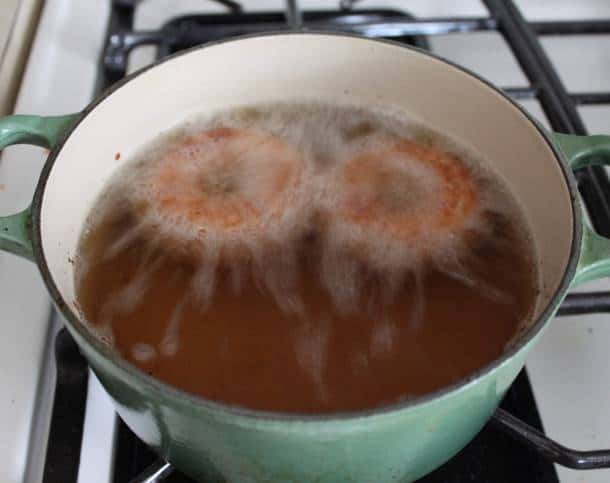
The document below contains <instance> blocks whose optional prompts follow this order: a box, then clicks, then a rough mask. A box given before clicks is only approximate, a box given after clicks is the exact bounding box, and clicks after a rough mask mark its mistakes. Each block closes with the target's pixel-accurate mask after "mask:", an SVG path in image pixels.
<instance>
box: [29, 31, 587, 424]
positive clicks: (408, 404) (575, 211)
mask: <svg viewBox="0 0 610 483" xmlns="http://www.w3.org/2000/svg"><path fill="white" fill-rule="evenodd" d="M287 35H289V36H295V35H318V36H328V37H346V38H348V39H349V38H353V39H358V40H364V41H367V42H374V43H383V44H390V45H393V46H397V47H400V48H403V49H407V50H410V51H412V52H415V53H418V54H420V55H424V56H426V57H428V58H431V59H433V60H436V61H437V62H439V63H442V64H445V65H449V66H450V67H452V68H454V69H457V70H459V71H461V72H462V73H465V74H467V75H468V76H470V77H472V78H473V79H474V80H476V81H478V82H479V83H480V84H481V88H489V89H492V90H493V91H495V93H496V94H498V95H500V96H501V97H502V98H503V99H504V100H506V101H507V102H508V103H509V104H511V105H512V106H513V107H514V108H516V109H517V110H518V111H519V112H520V114H521V115H522V116H523V120H524V122H529V124H530V125H531V127H533V128H534V129H535V130H536V131H537V133H538V134H539V135H540V136H541V138H542V139H543V140H544V141H545V143H546V144H547V145H548V147H549V148H550V150H551V151H552V152H553V154H554V157H555V160H556V162H557V164H558V166H559V168H560V171H561V173H562V175H563V181H564V182H565V185H566V186H565V187H566V188H567V191H568V193H569V196H570V206H571V208H572V213H571V214H566V215H571V217H572V225H573V226H572V234H573V236H572V240H571V245H570V251H569V260H568V263H567V264H566V267H565V270H564V272H563V274H562V276H561V279H560V282H559V284H558V287H557V289H556V290H555V292H554V294H553V295H552V296H551V297H549V301H548V303H547V305H546V307H544V309H543V310H541V312H540V315H539V316H538V318H537V319H536V320H535V321H534V322H533V323H532V324H530V326H529V327H528V328H527V329H526V330H524V331H523V332H522V333H521V334H520V335H519V337H518V339H517V340H516V341H515V342H514V343H513V344H512V345H511V346H510V347H509V348H508V349H507V350H505V351H504V353H503V354H502V355H501V356H500V357H498V358H497V359H495V360H493V361H491V362H490V363H489V364H487V365H486V366H483V367H482V368H480V369H479V370H477V371H475V372H473V373H471V374H469V375H468V376H466V377H465V378H463V379H461V380H460V381H458V382H456V383H453V384H451V385H448V386H445V387H443V388H441V389H438V390H436V391H434V392H432V393H429V394H425V395H423V396H420V397H416V398H410V399H404V400H402V401H399V402H396V403H393V404H389V405H383V406H379V407H376V408H373V409H367V410H362V411H352V412H340V413H332V414H321V415H314V414H302V413H278V412H271V411H260V410H253V409H248V408H245V407H242V406H236V405H230V404H225V403H219V402H215V401H212V400H208V399H205V398H203V397H199V396H196V395H193V394H190V393H188V392H186V391H183V390H181V389H178V388H176V387H174V386H171V385H169V384H166V383H164V382H162V381H160V380H158V379H155V378H154V377H152V376H150V375H148V374H147V373H146V372H144V371H142V370H140V369H139V368H138V367H136V366H135V365H133V364H131V363H130V362H128V361H127V360H125V359H123V358H122V357H121V356H120V355H119V354H118V353H117V352H116V351H113V350H112V349H111V348H110V347H109V346H107V345H106V344H104V343H102V342H101V341H100V340H99V339H98V338H97V337H95V336H93V335H92V333H91V332H90V331H89V330H88V329H87V328H86V327H85V325H84V324H83V323H82V322H81V321H80V318H79V316H78V314H77V313H76V312H75V311H74V310H73V308H72V306H71V304H69V303H68V302H67V301H66V300H65V299H64V298H63V296H62V295H61V293H60V291H59V289H58V287H57V286H56V284H55V282H54V280H53V277H52V275H51V273H50V271H49V268H48V265H47V261H46V257H45V252H44V248H43V247H42V238H41V208H42V203H43V199H44V195H45V187H46V184H47V180H48V178H49V175H50V173H51V171H52V169H53V165H54V163H55V160H56V158H57V157H58V155H59V153H60V151H61V149H62V147H63V145H64V143H65V142H66V140H67V139H68V138H69V137H70V136H71V135H72V133H73V132H74V130H75V129H76V127H77V126H78V125H79V124H80V123H82V122H83V121H84V120H85V119H86V118H87V116H88V115H89V114H90V113H91V112H92V111H94V110H95V108H96V106H98V105H99V104H100V103H102V102H103V101H104V100H105V99H106V98H108V97H109V96H111V95H112V94H113V93H114V92H115V91H117V90H119V89H121V87H123V86H124V85H125V84H127V83H129V82H130V81H131V80H133V79H135V78H137V77H138V76H139V75H141V74H143V73H145V72H147V71H149V70H150V69H154V68H155V67H156V66H158V65H161V64H165V63H168V62H172V60H174V59H176V58H179V57H182V56H185V55H188V54H189V53H192V52H195V51H198V50H201V49H208V48H210V47H214V46H215V45H220V44H226V43H231V42H239V41H241V40H246V39H252V38H258V37H274V36H277V37H282V36H287ZM562 160H563V154H562V153H561V152H560V150H559V149H558V148H557V146H556V145H555V144H554V143H553V141H552V140H551V138H550V137H549V135H548V134H547V133H546V132H545V130H544V129H543V128H542V127H541V126H540V125H539V124H538V123H537V122H536V120H535V119H533V118H532V117H531V116H530V115H529V114H528V113H527V112H526V111H525V110H524V109H523V108H522V107H521V106H519V105H518V104H517V103H516V102H514V101H513V100H512V99H511V98H510V97H508V96H507V95H506V94H504V93H503V92H502V91H500V90H499V89H497V88H496V87H495V86H494V85H493V84H491V83H490V82H488V81H487V80H485V79H483V78H481V77H480V76H478V75H477V74H475V73H474V72H471V71H470V70H468V69H465V68H463V67H461V66H459V65H456V64H454V63H453V62H451V61H448V60H447V59H444V58H442V57H439V56H437V55H434V54H432V53H430V52H427V51H424V50H422V49H419V48H416V47H411V46H408V45H404V44H401V43H398V42H394V41H390V40H381V39H370V38H366V37H362V36H360V35H356V34H346V33H332V32H324V31H319V32H318V31H295V32H289V33H287V32H269V33H265V34H255V35H246V36H240V37H234V38H231V39H228V40H221V41H217V42H211V43H208V44H205V45H202V46H197V47H193V48H191V49H188V50H185V51H181V52H178V53H176V54H174V55H172V56H169V57H167V58H164V59H162V60H160V61H158V62H156V63H153V64H151V65H149V66H147V67H145V68H143V69H141V70H139V71H137V72H134V73H133V74H131V75H129V76H127V77H125V78H123V79H122V80H120V81H119V82H117V83H116V84H114V85H113V86H112V87H110V88H109V89H108V90H107V91H105V92H103V93H102V94H101V95H100V96H98V97H97V98H96V99H95V100H94V101H92V102H91V103H90V104H89V105H88V106H87V107H86V108H85V109H84V110H83V111H82V112H81V113H80V115H79V117H78V119H77V120H76V121H75V122H74V124H73V125H72V126H71V128H70V129H69V130H68V132H67V133H66V134H65V135H64V137H63V139H62V140H61V141H60V142H59V143H58V144H57V146H56V147H55V148H54V149H53V150H52V151H51V153H50V155H49V157H48V159H47V162H46V163H45V165H44V167H43V169H42V172H41V175H40V178H39V181H38V184H37V187H36V191H35V193H34V198H33V202H32V243H33V249H34V258H35V261H36V264H37V265H38V268H39V270H40V273H41V275H42V278H43V280H44V282H45V284H46V286H47V289H48V291H49V293H50V294H51V296H52V298H53V300H54V302H55V304H56V306H57V307H58V308H59V310H60V311H61V313H62V314H63V316H64V317H65V319H66V321H67V322H68V323H69V324H70V326H71V328H72V329H73V330H75V331H76V332H77V333H78V334H79V335H80V336H81V337H83V339H84V340H85V341H86V342H87V343H88V344H89V345H90V347H91V348H93V350H94V351H95V352H97V353H98V354H99V355H101V356H102V357H103V358H104V359H106V360H108V361H110V362H111V363H112V364H114V365H115V366H117V367H118V369H120V370H123V371H126V372H128V373H130V374H131V375H132V376H133V377H135V378H137V379H138V380H139V382H141V383H142V384H144V385H145V386H146V387H147V388H148V389H149V390H151V391H153V392H156V393H159V394H162V395H164V396H166V397H168V398H172V399H175V400H181V401H182V402H186V403H188V404H190V405H192V406H194V407H202V408H206V409H208V410H210V411H215V412H221V413H226V414H227V415H229V416H230V415H234V416H239V417H244V418H248V419H258V420H279V421H290V422H295V421H303V422H312V423H313V422H323V421H343V420H351V419H361V418H363V417H374V416H381V415H384V414H387V413H391V412H397V411H403V410H407V409H413V408H415V407H420V406H423V405H425V404H427V403H429V402H432V401H434V400H436V399H439V398H443V397H445V396H449V395H450V394H451V393H455V392H458V391H459V390H461V389H463V388H465V387H466V386H468V385H470V384H473V383H476V381H477V380H479V379H481V378H483V377H484V376H486V375H488V374H490V373H491V372H493V371H494V370H496V369H497V368H499V367H500V366H502V365H503V364H504V363H506V362H508V361H509V360H510V359H511V358H512V357H513V356H515V355H516V354H517V353H519V352H520V351H521V350H522V349H524V348H525V346H526V345H527V344H528V343H529V342H530V340H531V339H533V338H534V337H535V336H536V335H537V334H538V333H539V332H540V331H541V330H542V329H543V327H544V326H545V325H546V324H547V323H548V322H549V321H550V319H551V318H552V316H553V314H554V312H555V310H556V309H557V307H558V306H559V304H560V303H561V301H562V300H563V298H564V296H565V294H566V292H567V291H568V289H569V288H570V284H571V282H572V279H573V278H574V275H575V273H576V268H577V264H578V259H579V255H580V248H581V242H582V212H581V207H580V202H579V198H578V191H577V188H576V183H575V180H574V178H573V175H572V173H571V171H570V170H569V168H568V166H567V163H565V162H563V161H562ZM66 263H68V262H66Z"/></svg>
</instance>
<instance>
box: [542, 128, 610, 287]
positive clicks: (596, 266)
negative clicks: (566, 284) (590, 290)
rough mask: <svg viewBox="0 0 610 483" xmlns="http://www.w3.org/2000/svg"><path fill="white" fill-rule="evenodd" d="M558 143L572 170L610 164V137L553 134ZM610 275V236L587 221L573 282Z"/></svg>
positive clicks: (577, 282)
mask: <svg viewBox="0 0 610 483" xmlns="http://www.w3.org/2000/svg"><path fill="white" fill-rule="evenodd" d="M552 136H553V139H554V140H555V144H557V145H558V146H559V148H560V149H561V151H562V152H563V154H564V155H565V158H566V160H567V161H568V165H569V166H570V168H571V169H572V170H576V169H579V168H584V167H586V166H598V165H610V136H603V135H596V136H576V135H573V134H559V133H553V135H552ZM608 275H610V239H609V238H606V237H604V236H601V235H598V234H597V233H596V232H595V231H594V230H593V228H591V227H590V226H589V225H588V224H586V223H584V226H583V240H582V247H581V251H580V259H579V261H578V267H577V269H576V276H575V277H574V282H573V283H574V284H580V283H583V282H587V281H589V280H594V279H598V278H602V277H606V276H608Z"/></svg>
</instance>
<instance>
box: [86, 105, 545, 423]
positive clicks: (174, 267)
mask: <svg viewBox="0 0 610 483" xmlns="http://www.w3.org/2000/svg"><path fill="white" fill-rule="evenodd" d="M219 125H220V126H230V127H234V128H235V127H239V128H242V127H243V126H247V127H249V128H250V127H252V126H255V127H257V128H259V129H264V130H265V131H266V132H271V133H273V134H274V135H277V136H279V137H280V138H281V139H284V140H287V141H289V142H290V143H291V144H292V145H295V146H298V148H299V152H302V153H304V155H303V163H305V164H306V169H305V170H304V172H305V173H307V176H302V177H303V178H307V179H308V180H309V181H311V183H312V184H311V187H310V188H307V190H305V191H307V192H308V193H310V195H309V196H310V197H309V198H307V200H306V201H303V200H298V199H293V198H288V199H287V200H284V201H282V203H294V204H295V206H296V204H300V205H299V206H301V208H300V211H299V213H300V215H299V216H296V217H294V219H293V218H290V219H289V223H288V222H286V226H290V230H288V229H286V230H284V229H282V230H279V229H277V226H279V225H281V224H282V223H283V222H284V221H285V220H284V219H283V218H282V219H280V221H278V218H277V216H276V217H274V219H273V221H274V223H275V225H274V230H272V235H270V236H269V237H266V238H265V237H263V238H262V239H260V240H258V241H256V242H250V241H247V242H244V243H237V242H235V238H236V236H233V237H232V238H231V241H230V242H226V243H224V245H223V242H222V240H220V241H219V238H218V236H217V235H215V236H214V238H211V237H210V236H209V234H207V233H206V235H205V236H204V235H202V238H197V237H195V238H193V237H188V236H186V235H185V237H184V238H185V240H188V243H187V242H185V243H181V242H180V240H179V237H178V236H177V235H176V233H177V231H176V230H165V229H164V228H163V227H162V226H159V223H160V222H163V220H160V221H159V219H158V218H157V219H156V221H154V222H153V221H150V222H143V220H145V219H147V217H149V218H150V216H149V215H150V213H151V211H150V209H149V208H147V207H146V206H144V205H143V204H142V202H141V201H142V200H140V199H139V200H137V202H135V203H134V200H133V196H132V195H131V192H130V190H129V189H128V188H127V186H126V184H125V183H130V182H132V181H133V180H134V179H142V177H143V175H144V174H146V169H147V166H149V165H152V164H154V161H152V160H153V158H155V156H156V155H157V154H155V155H153V154H152V153H159V152H162V150H161V151H159V147H158V146H157V147H155V148H154V150H149V151H147V152H145V153H143V154H142V156H140V157H139V158H138V159H136V160H133V162H129V163H127V165H126V166H125V167H124V168H123V169H122V170H121V172H120V173H119V175H118V176H116V177H115V179H113V180H112V181H111V183H110V184H109V185H108V187H107V188H106V191H105V193H104V194H103V195H102V197H101V198H100V200H99V202H98V203H97V205H96V206H95V207H94V210H93V213H95V215H94V216H92V217H91V218H90V220H89V224H88V226H87V229H86V230H85V232H84V233H83V236H82V238H81V243H80V246H79V256H78V259H77V274H76V282H77V291H78V294H77V295H78V301H79V304H80V307H81V309H82V311H83V313H84V314H85V316H86V318H87V320H88V321H89V322H90V323H91V324H92V325H93V326H94V327H95V328H96V329H98V330H99V331H100V333H101V334H103V335H104V336H105V337H106V338H107V339H108V340H109V341H110V342H111V343H112V344H113V345H114V346H115V347H116V349H117V350H118V351H120V353H121V354H122V355H123V356H124V357H126V358H127V359H128V360H130V361H131V362H133V363H134V364H136V365H138V366H139V367H140V368H142V369H143V370H145V371H147V372H148V373H150V374H152V375H154V376H155V377H157V378H159V379H161V380H164V381H166V382H169V383H170V384H173V385H175V386H177V387H180V388H182V389H185V390H187V391H189V392H192V393H194V394H199V395H201V396H204V397H206V398H210V399H213V400H217V401H223V402H227V403H231V404H237V405H241V406H245V407H249V408H254V409H261V410H268V411H285V412H306V413H323V412H337V411H351V410H360V409H366V408H371V407H374V406H377V405H381V404H386V403H392V402H395V401H397V400H400V399H402V398H406V397H413V396H417V395H422V394H425V393H428V392H430V391H433V390H435V389H438V388H440V387H443V386H445V385H447V384H450V383H452V382H455V381H457V380H459V379H461V378H463V377H464V376H466V375H468V374H470V373H472V372H473V371H475V370H477V369H478V368H480V367H481V366H483V365H484V364H486V363H488V362H490V361H491V360H493V359H494V358H496V357H498V356H499V355H500V354H501V353H502V351H503V350H504V349H505V346H506V344H507V343H508V341H509V340H510V339H511V338H512V337H514V336H515V334H516V332H517V330H518V328H519V327H520V326H521V325H522V324H523V323H525V322H527V320H528V318H529V317H531V314H532V311H533V308H534V304H535V299H536V295H537V283H536V280H537V278H536V277H537V273H536V269H535V257H534V251H533V244H532V242H531V240H530V239H529V236H528V235H529V232H528V230H527V226H526V224H525V222H524V220H523V217H522V214H521V212H520V210H519V207H518V206H517V204H516V202H515V200H514V199H513V198H512V196H511V195H510V193H509V192H508V191H507V190H506V189H505V188H504V187H503V186H502V184H501V182H500V180H498V179H496V178H495V177H494V176H493V174H492V173H491V171H489V170H488V169H486V168H485V167H484V166H483V165H482V162H481V161H480V160H476V163H475V161H473V159H474V158H473V157H472V156H470V155H469V154H468V153H467V152H466V151H460V152H459V153H458V155H456V156H459V158H460V159H463V160H464V163H466V165H467V167H468V169H469V172H470V173H471V174H472V176H473V179H475V180H476V183H477V187H478V189H479V190H480V196H479V197H478V205H477V206H478V207H477V210H478V211H477V212H476V213H475V214H474V215H473V217H474V218H473V219H472V220H470V221H469V222H468V223H464V226H462V227H460V229H459V230H457V228H456V230H450V231H445V232H443V234H442V236H441V235H439V236H437V237H435V236H434V233H428V232H427V231H426V230H425V229H423V228H421V229H420V228H418V229H417V230H416V231H412V232H411V231H410V232H409V233H410V235H409V236H410V237H411V238H409V239H408V240H406V241H404V243H401V244H399V245H401V246H402V248H401V249H397V248H396V243H395V242H394V241H393V240H392V241H389V242H388V241H387V240H384V239H383V238H384V237H383V236H382V235H378V234H376V233H377V232H369V231H366V229H365V230H364V232H363V228H362V226H361V225H360V224H358V223H360V220H361V219H364V220H365V221H366V220H367V218H366V217H363V216H364V215H363V216H360V213H361V211H358V217H357V220H358V221H357V224H355V225H354V224H353V223H351V222H349V221H346V222H345V223H343V221H342V222H341V223H335V222H334V221H333V220H334V218H333V215H331V214H329V213H330V212H329V208H328V207H329V206H331V207H334V206H336V205H337V203H339V202H338V201H337V200H336V199H335V198H334V197H333V196H334V195H333V194H332V193H331V195H330V196H329V195H328V190H329V182H328V180H329V179H332V176H333V175H332V171H333V170H334V169H336V167H337V165H339V164H340V163H341V159H342V158H349V157H350V156H351V154H348V155H345V152H346V150H347V151H349V150H350V149H354V150H355V151H354V152H360V151H361V150H363V149H368V148H367V146H366V143H369V142H370V143H376V142H377V139H376V138H375V136H381V139H383V140H384V142H385V139H389V138H392V139H394V138H396V139H399V138H402V137H404V138H406V139H411V140H415V141H416V142H420V143H422V144H424V143H425V145H430V144H432V145H434V146H435V149H439V150H443V149H444V150H448V149H449V147H452V148H454V149H453V150H454V151H455V146H453V145H451V146H449V145H448V144H446V143H445V144H443V142H444V141H443V138H442V137H441V136H438V135H436V134H435V135H433V133H431V132H430V131H429V130H426V129H424V128H422V127H421V126H417V125H415V124H412V123H411V124H409V123H407V121H404V122H402V121H401V120H399V119H396V117H395V116H389V115H385V114H384V115H382V114H380V113H379V112H374V111H367V110H363V109H357V108H345V107H338V106H328V105H322V106H317V107H316V108H312V106H311V105H307V106H303V105H298V104H294V105H275V106H263V107H261V106H257V107H255V108H247V109H241V110H235V111H231V112H229V113H224V114H222V115H219V116H216V117H215V118H214V119H211V120H206V121H205V122H203V121H202V122H200V123H195V124H194V125H193V126H192V127H191V128H189V129H190V130H191V131H193V130H194V131H195V132H196V131H197V130H202V129H209V128H217V126H219ZM290 126H292V128H290V129H288V128H289V127H290ZM189 129H186V130H183V131H180V132H179V133H177V132H174V133H172V138H171V139H172V140H170V141H168V139H169V138H167V139H165V140H163V142H165V143H169V144H171V143H175V142H178V143H180V142H182V141H181V140H182V139H184V137H185V136H188V135H189V134H188V131H189ZM371 139H372V141H371ZM338 140H340V141H338ZM350 146H352V147H351V148H350ZM148 160H151V161H150V162H149V161H148ZM173 162H179V160H178V161H176V160H174V161H173ZM367 169H368V168H367ZM417 169H419V168H417ZM377 174H378V176H376V177H373V178H374V179H375V180H377V181H379V180H381V181H383V180H384V179H386V178H387V181H388V183H385V184H388V188H389V189H390V194H389V195H388V194H387V193H386V194H385V195H384V196H386V195H387V196H388V197H389V198H390V201H389V203H390V205H391V206H390V208H391V212H392V213H394V212H395V211H396V210H399V207H397V206H395V205H396V203H397V200H398V201H400V202H401V203H409V200H410V199H411V198H413V197H410V196H406V195H405V196H403V195H402V194H401V193H400V179H401V177H400V176H393V175H392V172H387V171H386V170H381V171H380V172H379V173H377ZM415 175H417V176H419V174H418V172H415ZM417 176H415V178H414V177H413V176H410V177H409V176H405V179H407V183H406V184H407V185H409V184H412V183H414V182H416V181H417ZM377 181H376V183H377ZM381 181H380V183H381ZM452 182H453V181H452ZM236 183H237V182H236ZM204 184H205V183H204ZM208 184H209V183H208ZM234 184H235V183H234ZM377 184H379V183H377ZM381 184H382V185H384V186H385V184H384V183H381ZM445 184H446V183H445ZM205 185H206V186H207V184H205ZM301 185H302V183H301ZM232 186H233V185H232ZM275 186H276V185H274V189H275ZM449 186H450V185H449ZM149 187H150V186H149ZM381 188H383V186H382V187H381ZM450 188H451V189H453V188H452V187H451V186H450ZM375 189H376V188H375ZM435 189H438V186H437V185H435V184H434V183H432V184H430V186H426V189H425V190H424V189H422V192H424V191H425V192H430V193H432V195H431V196H433V197H434V196H435V195H434V193H435V192H434V190H435ZM132 191H133V190H132ZM290 191H291V192H292V191H294V190H293V189H292V188H291V190H290ZM417 191H418V192H419V190H417ZM365 195H366V193H365V194H364V195H363V196H365ZM381 195H383V193H377V192H375V193H374V196H371V199H374V200H375V203H377V202H378V201H377V200H379V199H382V198H383V197H382V196H381ZM215 196H216V195H215ZM358 196H360V194H359V193H358ZM415 198H417V197H415ZM419 198H421V197H419ZM329 199H330V200H331V201H329ZM415 201H416V202H417V203H420V202H421V199H416V200H415ZM431 201H434V199H432V200H431ZM358 202H360V198H358ZM379 202H384V201H383V199H382V201H379ZM432 205H433V203H432V204H431V206H432ZM350 206H351V205H350ZM358 206H360V205H358ZM363 206H364V205H363ZM443 208H446V207H443V206H440V207H439V209H443ZM350 209H351V208H350ZM409 209H410V207H405V210H409ZM331 211H332V210H331ZM350 213H351V212H350ZM475 215H476V216H475ZM394 219H395V218H390V220H394ZM295 220H299V221H298V222H297V221H295ZM165 221H166V222H167V220H165ZM155 223H156V224H155ZM344 224H346V226H345V227H344V226H343V225H344ZM348 225H349V226H348ZM232 229H233V228H232ZM267 229H268V228H267V225H265V224H264V223H261V230H267ZM409 229H410V230H411V228H409ZM443 229H444V228H443ZM438 230H441V228H438ZM232 233H234V232H232ZM337 233H339V234H337ZM343 233H349V234H350V235H349V236H344V235H343ZM411 233H415V234H414V235H411ZM439 233H440V231H439ZM206 237H207V238H206ZM371 237H372V238H373V239H374V240H373V241H370V240H369V238H371ZM414 237H420V238H421V241H420V243H419V244H414V243H413V241H412V239H415V238H414ZM443 237H444V238H447V240H450V242H443V243H440V241H439V240H440V239H441V238H443ZM248 240H249V239H248ZM456 240H457V241H456ZM206 244H207V245H211V244H214V246H215V249H214V250H210V249H208V250H200V249H199V247H200V246H206ZM377 245H379V246H380V247H381V248H380V249H379V250H377ZM420 245H421V246H425V247H427V248H426V249H425V250H424V249H423V248H421V247H420ZM193 247H195V248H193ZM382 253H385V254H386V255H387V256H385V257H382V256H381V255H380V254H382ZM210 254H213V256H211V255H210Z"/></svg>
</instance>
